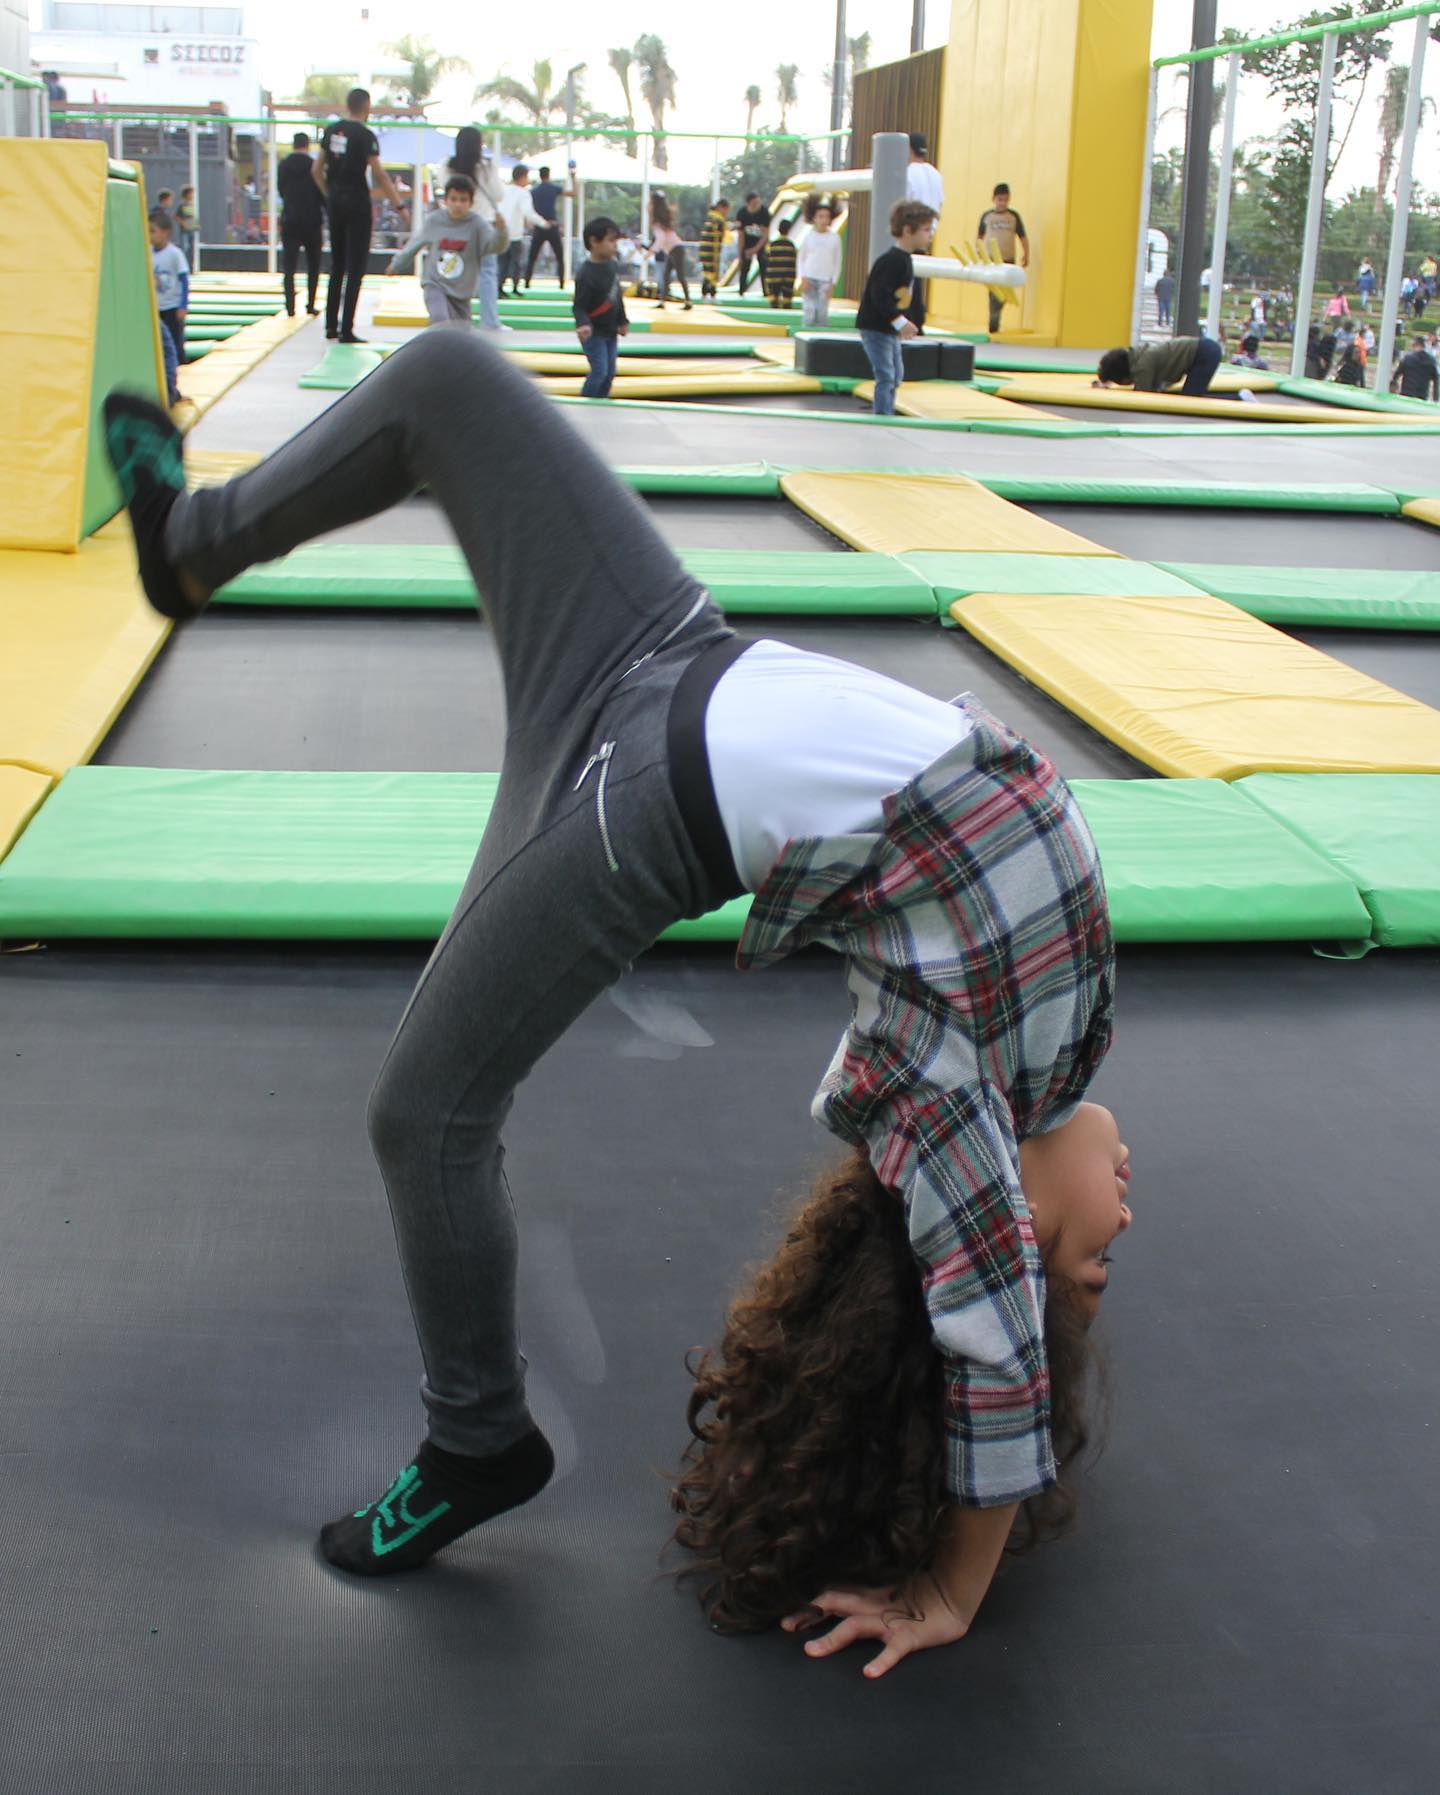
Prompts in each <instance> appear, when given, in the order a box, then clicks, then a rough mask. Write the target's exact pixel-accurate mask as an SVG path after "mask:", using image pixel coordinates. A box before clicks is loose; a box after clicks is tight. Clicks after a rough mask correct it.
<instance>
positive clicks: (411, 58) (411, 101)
mask: <svg viewBox="0 0 1440 1795" xmlns="http://www.w3.org/2000/svg"><path fill="white" fill-rule="evenodd" d="M385 49H386V52H387V54H389V55H391V56H395V57H398V58H399V60H400V61H401V62H403V63H405V64H407V65H408V67H409V70H410V72H409V74H408V76H406V78H405V79H404V80H403V81H401V82H399V83H398V85H397V91H396V92H395V93H394V94H393V95H392V97H393V98H395V99H398V100H401V101H402V103H403V104H405V105H407V106H413V107H415V109H416V110H417V111H419V112H423V111H424V110H425V107H426V106H427V104H428V103H429V100H430V96H431V94H432V93H434V91H435V88H436V85H437V83H438V82H440V81H441V80H443V79H444V77H445V76H446V75H459V74H466V75H468V74H469V73H470V64H469V63H468V62H466V60H465V58H464V57H463V56H443V55H441V53H440V52H439V51H438V50H437V49H436V48H435V46H434V44H432V43H431V42H430V39H429V38H428V37H411V36H410V35H409V34H408V33H407V34H406V35H405V36H404V37H401V38H397V39H396V40H395V42H394V43H393V44H386V46H385Z"/></svg>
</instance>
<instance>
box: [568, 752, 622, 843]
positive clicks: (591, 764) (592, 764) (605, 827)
mask: <svg viewBox="0 0 1440 1795" xmlns="http://www.w3.org/2000/svg"><path fill="white" fill-rule="evenodd" d="M614 752H615V744H614V742H601V744H600V746H599V747H598V748H597V749H596V750H595V752H594V753H593V754H592V755H591V756H590V758H589V760H587V761H586V762H585V765H584V766H583V767H582V768H581V769H580V777H579V778H578V779H577V780H576V781H575V790H576V791H577V792H578V791H579V789H580V787H581V786H582V785H584V783H585V781H586V780H587V779H588V778H589V777H590V775H591V773H592V772H593V771H594V769H595V768H596V767H599V769H600V777H599V779H598V780H596V782H595V815H596V818H597V820H598V822H599V824H600V840H601V843H602V844H603V846H604V849H605V864H606V865H607V866H608V867H609V868H610V871H611V872H612V873H618V872H619V870H620V862H619V861H618V860H617V859H616V858H615V849H614V846H613V845H612V843H611V840H610V820H609V818H608V817H607V816H606V814H605V787H606V784H607V783H608V781H609V778H610V757H611V755H612V754H613V753H614Z"/></svg>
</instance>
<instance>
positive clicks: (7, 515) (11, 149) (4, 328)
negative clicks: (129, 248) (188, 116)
mask: <svg viewBox="0 0 1440 1795" xmlns="http://www.w3.org/2000/svg"><path fill="white" fill-rule="evenodd" d="M108 167H109V162H108V158H107V156H106V152H105V145H104V144H103V143H88V142H82V141H80V140H78V139H76V140H69V139H67V140H63V141H59V140H54V139H50V138H31V137H5V138H0V191H3V193H4V194H5V203H4V205H3V206H0V392H3V393H4V395H5V398H4V406H3V411H4V420H5V423H4V428H3V430H0V547H4V548H13V549H61V550H67V551H68V550H70V549H73V548H74V547H75V545H76V543H77V542H78V541H79V540H80V529H81V512H82V506H83V502H84V493H85V460H86V454H87V451H88V448H89V441H90V401H91V390H92V384H91V371H92V369H93V366H94V361H95V331H96V323H97V317H98V308H99V295H100V260H101V253H102V250H103V247H104V229H105V181H106V174H107V170H108Z"/></svg>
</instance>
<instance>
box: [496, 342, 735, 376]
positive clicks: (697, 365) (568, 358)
mask: <svg viewBox="0 0 1440 1795" xmlns="http://www.w3.org/2000/svg"><path fill="white" fill-rule="evenodd" d="M505 359H506V360H507V361H508V362H509V363H511V365H512V366H513V367H517V368H524V370H525V371H526V373H527V374H573V373H574V372H575V370H576V369H577V367H578V368H583V367H584V366H585V361H584V358H583V356H579V355H557V354H554V353H551V352H547V351H545V350H543V349H513V350H510V351H509V352H508V353H507V354H506V357H505ZM737 361H738V362H739V364H740V365H739V367H736V365H735V364H736V362H737ZM748 366H750V364H749V363H747V362H746V361H745V360H744V359H743V358H741V357H738V356H733V355H727V356H718V355H712V356H698V355H697V356H696V357H695V358H694V359H693V360H692V359H691V358H690V357H689V356H687V355H623V356H621V358H620V372H621V373H622V374H623V375H624V376H625V377H626V379H639V378H640V377H641V376H642V375H649V376H651V377H654V378H662V377H664V376H666V375H671V376H677V375H684V376H685V378H686V379H689V377H690V376H691V375H692V374H700V375H708V374H727V375H729V376H730V377H731V378H732V379H733V378H734V377H735V375H737V374H740V373H743V372H744V371H745V369H746V368H747V367H748ZM580 378H581V379H582V380H583V379H584V378H585V377H584V375H583V374H582V375H581V376H580Z"/></svg>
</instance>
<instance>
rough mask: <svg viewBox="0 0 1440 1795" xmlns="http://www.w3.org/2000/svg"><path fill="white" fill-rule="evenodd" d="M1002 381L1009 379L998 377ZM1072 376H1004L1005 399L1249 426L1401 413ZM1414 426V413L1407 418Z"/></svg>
mask: <svg viewBox="0 0 1440 1795" xmlns="http://www.w3.org/2000/svg"><path fill="white" fill-rule="evenodd" d="M996 378H997V379H1004V376H1003V375H997V376H996ZM1091 378H1093V376H1090V377H1087V378H1086V379H1083V380H1073V381H1072V379H1071V377H1070V376H1069V375H1068V374H1023V375H1020V376H1018V377H1017V378H1015V379H1013V380H1005V383H1004V385H1003V386H1002V387H1001V388H1000V394H1001V397H1002V398H1006V399H1018V400H1022V401H1029V402H1033V403H1036V404H1040V405H1085V406H1090V407H1093V408H1094V409H1095V410H1096V411H1162V412H1168V413H1173V414H1178V415H1180V416H1184V417H1202V418H1232V419H1240V420H1241V421H1242V422H1244V423H1247V424H1354V423H1361V424H1375V423H1382V424H1385V423H1389V424H1393V423H1395V422H1397V421H1399V420H1400V414H1399V413H1397V412H1380V411H1347V410H1345V409H1344V408H1343V407H1342V406H1339V405H1309V404H1306V403H1304V402H1303V401H1298V400H1297V401H1296V402H1295V403H1294V404H1293V405H1271V404H1267V403H1266V401H1265V400H1264V399H1257V400H1255V401H1254V403H1253V404H1252V403H1251V402H1250V401H1249V400H1246V399H1209V398H1203V397H1201V398H1197V397H1193V396H1191V395H1189V394H1186V393H1137V392H1136V391H1135V389H1134V388H1133V387H1128V386H1091V385H1090V379H1091ZM1404 421H1406V422H1408V423H1410V424H1412V425H1413V423H1414V421H1415V420H1414V417H1413V416H1412V417H1410V418H1408V419H1406V420H1404Z"/></svg>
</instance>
